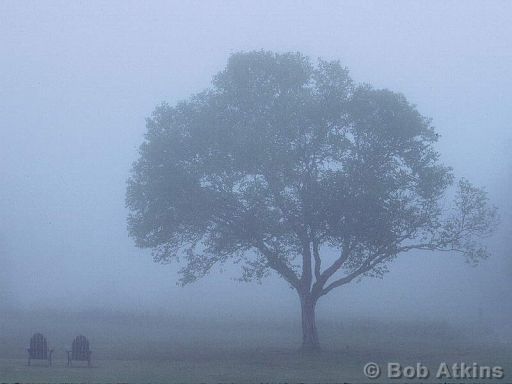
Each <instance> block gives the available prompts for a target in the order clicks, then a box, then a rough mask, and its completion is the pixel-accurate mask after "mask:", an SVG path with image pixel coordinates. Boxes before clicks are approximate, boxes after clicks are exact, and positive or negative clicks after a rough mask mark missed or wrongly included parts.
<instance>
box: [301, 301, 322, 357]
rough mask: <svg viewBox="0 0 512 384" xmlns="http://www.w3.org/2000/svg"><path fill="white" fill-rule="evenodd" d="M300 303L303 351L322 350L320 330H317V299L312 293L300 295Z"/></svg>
mask: <svg viewBox="0 0 512 384" xmlns="http://www.w3.org/2000/svg"><path fill="white" fill-rule="evenodd" d="M300 305H301V310H302V348H301V350H302V351H303V352H313V351H318V350H320V342H319V341H318V332H317V330H316V320H315V306H316V300H314V299H313V298H311V296H310V295H301V296H300Z"/></svg>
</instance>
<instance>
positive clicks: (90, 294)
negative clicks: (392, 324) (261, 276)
mask: <svg viewBox="0 0 512 384" xmlns="http://www.w3.org/2000/svg"><path fill="white" fill-rule="evenodd" d="M511 16H512V3H509V2H464V3H460V2H458V3H457V2H435V3H434V2H405V1H404V2H360V1H357V2H356V1H354V2H334V1H333V2H321V3H314V2H310V3H301V2H291V1H290V2H288V1H283V2H279V4H277V3H276V2H271V1H263V2H238V1H237V2H235V1H233V2H229V1H223V2H187V3H185V2H167V1H162V2H158V1H153V2H150V3H145V2H127V1H123V2H64V1H63V2H17V1H11V2H9V1H3V2H1V3H0V133H1V135H0V182H1V187H0V252H1V253H0V268H1V270H0V278H1V280H0V289H1V295H0V298H1V303H0V306H2V307H3V308H11V309H24V310H29V309H51V310H64V311H83V310H98V311H105V310H112V309H116V310H120V311H126V312H131V311H134V312H155V313H158V312H166V313H171V314H179V315H180V316H184V317H190V318H195V317H201V318H214V319H217V320H219V319H220V320H223V319H231V320H232V319H238V320H244V319H251V318H256V319H271V320H272V319H283V318H287V317H291V318H294V319H295V318H296V317H298V314H299V306H298V298H297V295H296V293H294V292H293V291H292V290H291V289H289V288H288V286H287V284H286V283H285V282H284V281H282V280H281V279H278V278H277V276H276V275H273V276H272V277H270V278H268V279H266V280H264V283H263V284H261V285H259V284H256V283H249V284H247V283H240V282H237V281H235V280H234V278H236V277H237V276H238V275H239V274H238V272H239V267H238V266H229V265H227V266H225V267H224V271H223V272H222V273H216V272H215V273H212V274H211V275H210V276H208V277H206V278H205V279H203V280H201V281H199V282H197V283H195V284H193V285H190V286H186V287H179V286H177V285H176V282H177V279H178V276H177V270H178V266H177V265H174V264H171V265H159V264H155V263H153V261H152V258H151V254H150V252H149V251H147V250H141V249H137V248H136V247H135V246H134V243H133V241H132V239H130V238H128V234H127V230H126V217H127V214H128V212H127V210H126V208H125V203H124V198H125V191H126V180H127V178H128V176H129V171H130V167H131V164H132V162H133V161H135V160H136V159H137V157H138V146H139V145H140V144H141V142H142V140H143V135H144V132H145V118H146V117H148V116H149V115H150V114H151V112H152V110H153V109H154V107H155V106H156V105H158V104H159V103H161V102H162V101H167V102H169V103H170V104H174V103H176V102H177V101H179V100H183V99H186V98H188V97H189V96H190V95H191V94H193V93H196V92H199V91H201V90H203V89H205V88H206V87H208V86H209V85H210V81H211V78H212V76H214V75H215V74H216V73H217V72H219V71H221V70H222V69H223V68H224V67H225V65H226V62H227V59H228V57H229V55H230V54H231V53H234V52H238V51H248V50H259V49H265V50H272V51H276V52H287V51H300V52H302V53H304V54H306V55H308V56H310V57H311V58H313V59H315V58H317V57H322V58H325V59H339V60H340V61H341V62H342V64H343V65H345V66H347V67H348V68H349V69H350V72H351V75H352V77H353V78H354V79H355V81H357V82H368V83H371V84H373V85H374V86H375V87H377V88H389V89H391V90H394V91H399V92H402V93H404V94H405V95H406V97H407V98H408V99H409V100H410V101H411V102H413V103H414V104H416V105H417V107H418V109H419V111H420V112H421V113H422V114H424V115H426V116H429V117H432V118H433V124H434V126H435V127H436V129H437V131H438V132H439V133H440V134H441V139H440V141H439V144H438V149H439V151H440V152H441V154H442V159H443V162H445V163H446V164H448V165H451V166H452V167H453V168H454V171H455V174H456V175H457V176H459V177H460V176H464V177H468V178H469V179H470V180H471V181H472V182H473V183H474V184H476V185H478V186H485V187H486V189H487V191H488V192H489V196H490V198H491V200H492V202H493V203H494V204H495V205H497V206H498V208H499V210H500V215H501V225H500V228H499V230H498V231H497V232H496V234H495V235H494V236H493V237H492V238H490V239H489V240H488V242H489V247H490V248H491V249H492V256H491V258H489V259H487V260H483V261H482V262H481V263H480V265H479V266H478V267H476V268H474V267H471V266H470V265H468V264H466V263H464V259H463V258H461V257H459V256H457V255H451V254H447V253H443V254H436V253H415V254H406V255H401V256H400V257H399V258H398V260H397V261H396V262H395V263H394V264H393V265H392V268H391V272H390V273H388V274H386V275H385V276H384V278H383V279H368V278H366V279H363V280H362V281H361V282H359V283H355V284H351V285H349V286H347V287H342V288H341V289H338V290H336V291H334V292H332V293H331V294H330V295H329V296H327V297H325V298H323V299H322V300H321V301H320V303H319V307H318V317H319V318H324V319H346V318H349V317H353V316H370V317H372V318H379V319H380V318H382V319H389V318H392V319H425V318H427V319H432V320H443V321H447V322H450V323H451V324H455V325H457V324H467V323H472V322H475V321H484V322H485V323H486V324H487V326H488V327H491V328H493V329H496V330H497V332H498V334H499V335H500V337H503V338H508V340H510V338H511V333H512V331H511V329H510V325H507V322H508V320H509V319H510V316H511V315H512V302H511V300H510V297H511V294H512V259H511V257H510V249H509V245H510V243H511V240H512V236H511V235H512V226H511V223H512V219H511V218H512V205H511V202H510V188H511V187H512V179H511V176H512V173H511V165H512V155H511V152H510V147H511V145H512V130H511V127H510V122H511V121H512V109H511V108H510V103H511V101H512V27H511V26H510V17H511Z"/></svg>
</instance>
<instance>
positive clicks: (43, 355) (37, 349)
mask: <svg viewBox="0 0 512 384" xmlns="http://www.w3.org/2000/svg"><path fill="white" fill-rule="evenodd" d="M27 352H28V365H30V362H31V360H46V361H48V366H50V367H51V366H52V353H53V349H49V348H48V343H47V342H46V337H44V336H43V335H42V334H40V333H34V335H33V336H32V338H31V339H30V348H27Z"/></svg>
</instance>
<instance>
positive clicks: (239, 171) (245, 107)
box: [126, 51, 496, 350]
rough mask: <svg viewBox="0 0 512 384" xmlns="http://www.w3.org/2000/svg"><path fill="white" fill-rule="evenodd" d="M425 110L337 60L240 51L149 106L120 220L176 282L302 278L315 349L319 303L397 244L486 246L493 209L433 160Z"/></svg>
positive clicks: (384, 263) (471, 253)
mask: <svg viewBox="0 0 512 384" xmlns="http://www.w3.org/2000/svg"><path fill="white" fill-rule="evenodd" d="M437 139H438V135H437V134H436V133H435V131H434V128H433V127H432V126H431V121H430V120H429V119H427V118H425V117H423V116H422V115H421V114H420V113H418V111H417V110H416V108H415V106H414V105H411V104H410V103H408V102H407V100H406V99H405V97H404V96H403V95H401V94H399V93H394V92H391V91H389V90H377V89H374V88H372V87H371V86H369V85H358V84H354V82H353V81H352V80H351V78H350V77H349V74H348V70H347V69H346V68H343V67H342V66H341V65H340V63H339V62H337V61H334V62H327V61H323V60H319V61H318V63H317V64H316V65H315V64H314V63H312V62H311V61H310V59H309V58H307V57H305V56H303V55H301V54H299V53H285V54H276V53H272V52H265V51H257V52H248V53H237V54H234V55H232V56H231V57H230V58H229V61H228V64H227V67H226V68H225V69H224V71H222V72H220V73H219V74H217V75H216V76H215V77H214V79H213V82H212V87H211V88H208V89H206V90H205V91H203V92H201V93H199V94H196V95H193V96H192V97H190V98H189V99H188V100H187V101H183V102H180V103H178V104H177V105H176V106H173V107H172V106H169V105H167V104H163V105H160V106H159V107H157V108H156V109H155V111H154V112H153V114H152V117H151V118H148V119H147V133H146V136H145V141H144V142H143V143H142V145H141V147H140V158H139V159H138V160H137V161H136V162H135V163H134V165H133V169H132V174H131V177H130V179H129V180H128V188H127V195H126V204H127V207H128V208H129V210H130V214H129V217H128V229H129V233H130V236H132V237H133V238H134V239H135V241H136V245H137V246H139V247H144V248H151V249H152V250H153V256H154V260H155V261H157V262H162V263H166V262H169V261H171V260H173V259H177V260H179V259H182V261H184V265H183V268H182V269H181V271H180V272H181V278H180V282H181V283H182V284H187V283H190V282H193V281H195V280H196V279H198V278H200V277H202V276H204V275H206V274H207V273H208V272H209V271H210V270H211V269H212V267H213V266H214V265H216V264H219V263H225V262H228V261H232V262H235V263H241V265H242V271H243V272H242V277H241V279H243V280H245V281H249V280H253V279H256V280H260V279H262V278H263V277H265V276H267V275H268V274H269V273H270V272H271V271H272V270H273V271H275V272H277V273H278V274H279V275H280V276H281V277H282V278H283V279H285V280H286V281H287V282H288V284H289V285H290V286H291V287H292V288H293V289H295V290H296V291H297V294H298V296H299V298H300V303H301V308H302V332H303V333H302V348H303V349H305V350H314V349H318V348H319V340H318V334H317V328H316V325H315V306H316V303H317V301H318V299H320V298H321V297H322V296H324V295H326V294H328V293H329V292H331V291H333V290H334V289H335V288H338V287H340V286H342V285H345V284H348V283H350V282H351V281H353V280H354V279H358V278H361V277H363V276H381V275H382V274H383V273H385V272H386V271H387V269H388V265H389V264H390V262H391V261H392V260H394V259H395V258H396V257H397V256H398V255H399V254H401V253H405V252H408V251H413V250H431V251H450V252H458V253H461V254H463V255H465V256H466V257H467V259H468V260H469V261H471V262H477V261H478V259H481V258H483V257H486V255H487V252H486V249H485V248H484V247H482V246H481V245H480V244H479V243H478V240H479V239H480V238H482V237H484V236H486V235H489V234H490V233H491V232H492V230H493V228H494V226H495V222H496V210H495V208H493V207H490V206H489V205H488V200H487V197H486V194H485V192H484V191H482V190H480V189H478V188H475V187H473V186H472V185H471V184H470V183H469V182H468V181H466V180H464V179H463V180H461V181H459V182H458V183H456V184H458V189H457V191H456V193H455V195H454V196H455V202H454V205H453V207H452V208H450V209H447V208H446V207H443V206H442V205H441V204H442V203H443V202H444V200H445V199H444V195H445V192H446V191H447V190H448V189H449V187H450V185H452V184H454V178H453V176H452V172H451V169H450V168H449V167H446V166H444V165H442V164H440V162H439V154H438V153H437V152H436V150H435V149H434V147H433V145H434V143H435V142H436V141H437Z"/></svg>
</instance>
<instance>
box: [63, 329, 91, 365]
mask: <svg viewBox="0 0 512 384" xmlns="http://www.w3.org/2000/svg"><path fill="white" fill-rule="evenodd" d="M66 352H67V353H68V367H69V366H71V364H72V362H73V360H75V361H87V366H88V367H90V366H91V354H92V352H91V350H90V349H89V340H87V337H85V336H82V335H80V336H77V337H75V340H73V343H72V344H71V351H66Z"/></svg>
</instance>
